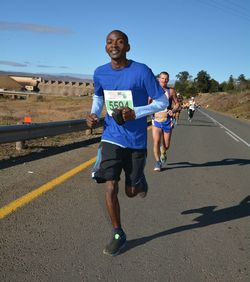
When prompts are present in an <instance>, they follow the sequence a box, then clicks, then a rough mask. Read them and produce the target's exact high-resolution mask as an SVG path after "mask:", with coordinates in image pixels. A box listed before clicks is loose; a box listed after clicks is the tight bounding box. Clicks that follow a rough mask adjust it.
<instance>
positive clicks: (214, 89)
mask: <svg viewBox="0 0 250 282" xmlns="http://www.w3.org/2000/svg"><path fill="white" fill-rule="evenodd" d="M219 86H220V84H219V82H218V81H216V80H215V79H211V80H210V89H209V92H210V93H212V92H218V91H219Z"/></svg>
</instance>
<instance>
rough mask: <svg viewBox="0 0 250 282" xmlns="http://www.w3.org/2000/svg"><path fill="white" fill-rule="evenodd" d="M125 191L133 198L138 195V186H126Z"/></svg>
mask: <svg viewBox="0 0 250 282" xmlns="http://www.w3.org/2000/svg"><path fill="white" fill-rule="evenodd" d="M125 192H126V195H127V196H128V197H129V198H133V197H135V196H136V195H137V191H136V188H135V187H131V186H126V188H125Z"/></svg>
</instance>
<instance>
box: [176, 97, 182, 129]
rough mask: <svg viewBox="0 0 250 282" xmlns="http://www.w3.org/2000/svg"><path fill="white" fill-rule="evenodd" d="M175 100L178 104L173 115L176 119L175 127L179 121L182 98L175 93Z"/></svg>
mask: <svg viewBox="0 0 250 282" xmlns="http://www.w3.org/2000/svg"><path fill="white" fill-rule="evenodd" d="M177 100H178V102H179V108H178V109H177V110H176V113H175V119H176V122H175V124H176V125H177V124H178V122H179V119H180V114H181V110H182V102H183V97H182V95H181V94H180V93H177Z"/></svg>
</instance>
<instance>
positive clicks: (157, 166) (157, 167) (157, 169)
mask: <svg viewBox="0 0 250 282" xmlns="http://www.w3.org/2000/svg"><path fill="white" fill-rule="evenodd" d="M161 167H162V163H161V161H157V162H156V163H155V168H154V171H161Z"/></svg>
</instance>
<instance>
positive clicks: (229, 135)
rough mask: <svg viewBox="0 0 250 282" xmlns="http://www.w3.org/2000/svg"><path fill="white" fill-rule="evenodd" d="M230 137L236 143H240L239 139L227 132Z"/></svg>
mask: <svg viewBox="0 0 250 282" xmlns="http://www.w3.org/2000/svg"><path fill="white" fill-rule="evenodd" d="M225 132H226V133H227V134H228V135H229V136H230V137H232V138H233V139H234V140H235V141H237V142H240V140H239V139H237V138H236V137H234V136H233V135H232V134H231V133H230V132H228V131H225Z"/></svg>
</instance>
